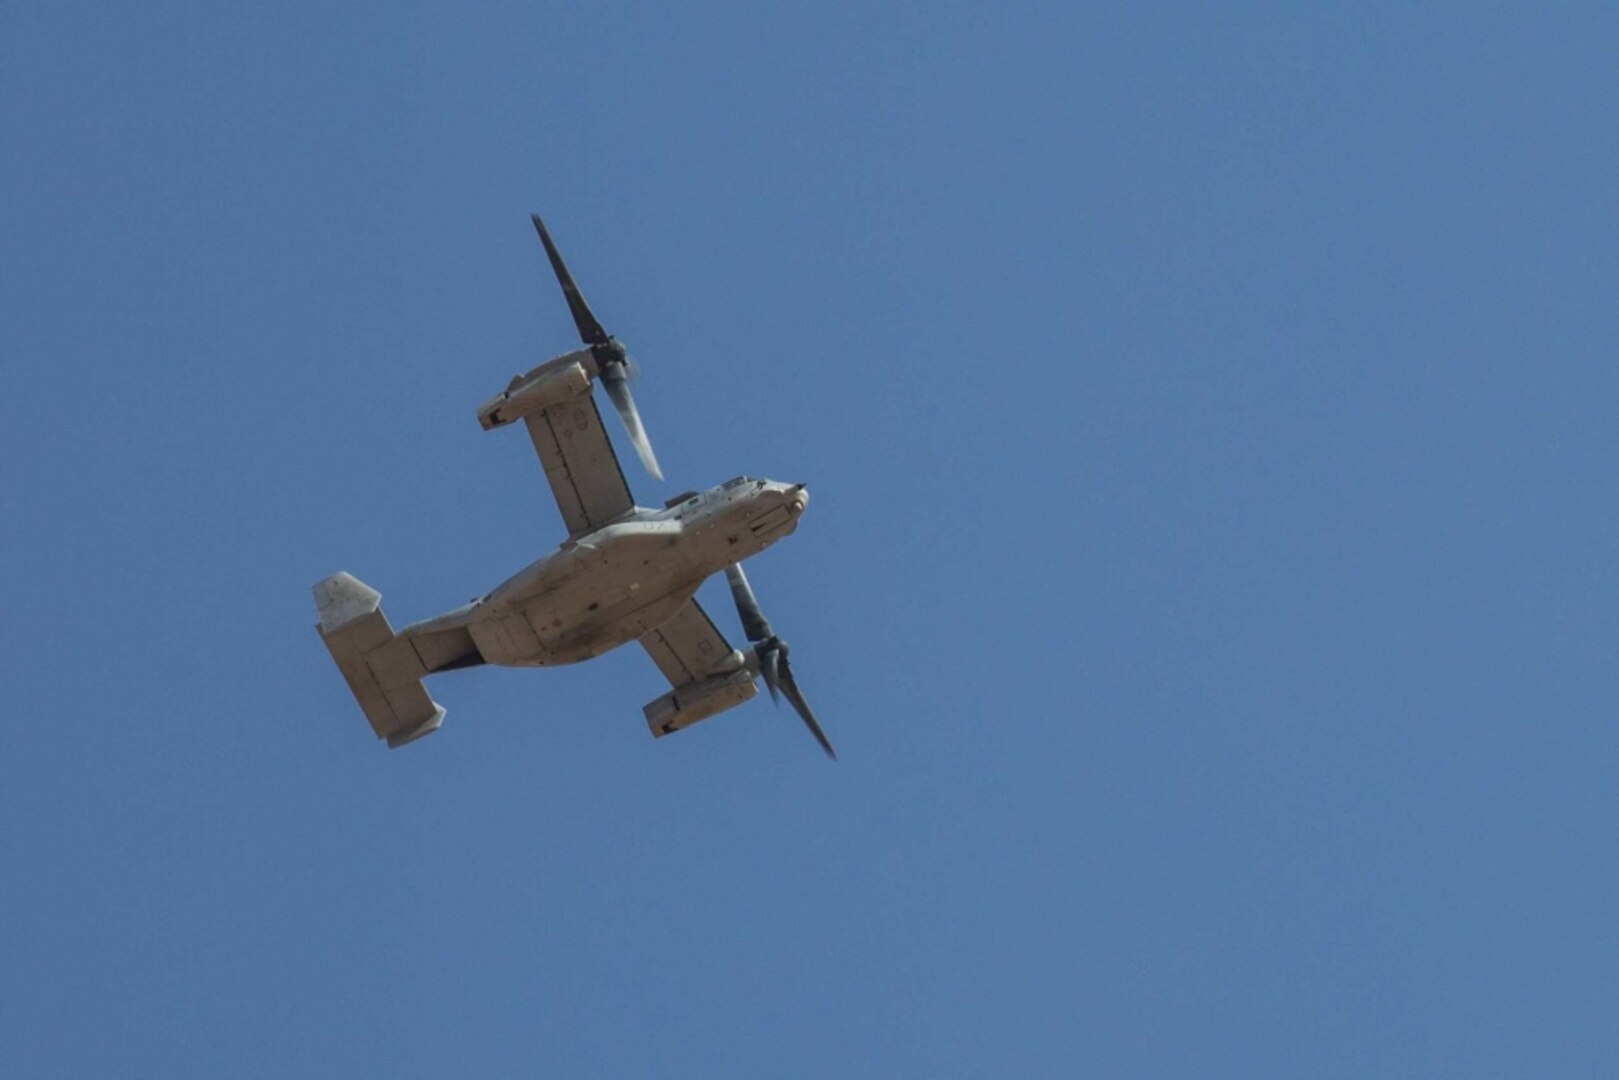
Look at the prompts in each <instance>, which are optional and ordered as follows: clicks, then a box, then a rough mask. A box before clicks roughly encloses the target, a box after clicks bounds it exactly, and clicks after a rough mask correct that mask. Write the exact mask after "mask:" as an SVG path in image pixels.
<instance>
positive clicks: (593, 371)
mask: <svg viewBox="0 0 1619 1080" xmlns="http://www.w3.org/2000/svg"><path fill="white" fill-rule="evenodd" d="M534 228H535V230H536V231H537V232H538V233H539V234H540V242H541V243H543V244H544V245H545V254H546V256H547V257H548V258H549V259H550V261H551V269H552V270H553V271H555V272H556V276H557V281H558V282H559V283H560V284H561V286H562V292H563V295H564V296H565V297H566V298H567V301H568V308H569V310H570V311H571V312H572V313H573V321H574V323H575V324H576V325H577V326H578V327H579V336H580V337H581V338H582V339H583V341H584V344H585V348H583V349H580V350H578V351H577V352H570V353H566V354H564V355H562V356H558V357H556V358H555V359H553V360H550V361H547V362H546V363H544V364H541V365H540V366H539V367H537V368H535V369H534V370H532V371H530V372H528V373H527V374H526V375H519V376H517V377H516V378H514V379H513V380H512V381H511V385H509V386H507V387H506V390H505V392H503V393H502V394H500V395H499V396H498V397H496V398H494V399H493V400H491V401H489V402H487V403H486V404H485V405H484V406H483V407H482V408H480V409H479V410H478V423H479V424H480V425H481V426H482V427H483V429H484V430H485V431H488V430H491V429H493V428H497V427H504V426H505V425H507V424H510V423H512V422H513V421H515V420H521V421H523V424H524V425H525V426H526V427H527V428H528V434H529V438H530V439H532V440H533V442H534V449H535V451H536V452H537V453H538V454H539V457H540V465H541V466H542V467H543V468H544V469H545V478H546V480H547V481H549V482H550V484H551V493H552V494H553V495H555V496H556V500H557V505H558V506H559V507H561V509H562V518H563V521H564V522H565V523H566V524H567V526H568V538H567V539H566V540H564V541H563V542H562V546H561V547H560V548H559V549H558V550H556V551H555V552H552V553H551V554H549V555H547V556H545V557H544V558H542V559H540V560H539V561H538V562H535V563H533V564H532V565H530V566H529V567H528V568H527V569H525V570H522V571H521V572H519V573H518V574H517V575H516V576H514V577H512V578H511V579H509V580H508V581H507V582H506V583H505V584H503V585H501V586H499V587H498V588H496V589H495V590H494V591H493V592H491V593H489V594H488V595H486V596H484V597H482V598H480V599H477V600H474V601H472V602H471V603H470V604H467V605H465V606H464V607H459V608H456V609H455V610H454V611H449V612H445V613H444V614H443V615H440V616H438V617H436V618H432V619H428V620H426V621H425V622H419V623H416V624H414V625H412V626H407V627H405V628H404V629H403V630H400V631H398V632H395V631H394V630H393V628H392V627H390V626H389V624H388V620H387V617H386V616H384V615H383V613H382V608H381V601H382V597H381V595H380V594H379V593H378V592H377V591H376V590H375V589H372V588H370V587H369V586H367V585H365V584H363V583H361V582H360V581H358V580H356V579H355V578H353V577H351V576H350V575H348V574H346V573H340V574H335V575H333V576H332V577H329V578H327V579H326V580H324V581H322V582H320V583H319V584H318V585H316V586H315V604H316V606H317V607H318V608H319V610H320V623H319V625H318V627H317V629H319V631H320V636H321V639H322V640H323V641H325V642H326V647H327V649H329V650H330V651H331V654H332V659H333V660H335V661H337V666H338V669H339V670H340V671H341V672H342V673H343V678H344V679H345V680H346V681H347V682H348V684H349V689H350V690H352V691H353V692H354V696H355V698H356V699H357V700H358V701H359V703H360V708H361V709H362V710H364V712H365V716H366V719H367V720H369V721H370V722H371V728H372V730H374V731H375V732H376V733H377V737H378V738H382V739H387V740H388V745H389V746H390V747H398V746H403V745H405V744H406V743H409V742H413V741H415V740H416V739H419V738H421V737H422V736H423V735H429V734H431V733H432V732H434V731H437V730H438V728H439V725H440V724H441V723H443V721H444V709H443V707H441V706H440V705H439V704H438V703H437V702H435V701H434V700H433V699H432V698H431V697H429V696H428V693H427V691H426V689H424V688H423V686H422V678H423V677H424V676H427V675H431V674H434V673H435V672H440V671H450V670H453V669H456V668H465V667H473V666H476V665H478V664H504V665H509V666H513V667H547V666H550V665H553V664H573V663H577V662H579V661H581V660H589V659H590V658H591V657H594V656H600V655H601V654H602V653H604V652H607V651H608V650H610V649H616V648H618V647H619V646H620V645H623V644H625V643H626V642H630V641H639V642H640V643H641V647H642V648H644V649H646V651H647V653H648V654H650V655H651V657H652V662H653V663H655V664H657V665H658V670H660V671H662V672H663V674H664V677H665V678H667V679H668V680H669V683H670V685H671V686H672V687H673V689H672V690H671V691H670V692H669V693H667V694H664V695H663V696H662V697H660V698H658V699H657V700H655V701H653V702H651V703H650V704H648V705H647V706H646V707H645V709H644V710H643V711H644V712H645V714H646V721H647V726H648V727H650V728H651V729H652V734H653V735H654V736H662V735H667V734H669V733H670V732H672V731H679V730H680V729H682V728H686V727H690V726H691V725H692V724H695V723H697V722H698V721H699V720H706V719H707V718H709V717H710V716H713V715H714V714H716V713H718V712H721V711H723V710H725V709H729V708H732V707H734V706H736V705H740V704H742V703H743V702H745V701H747V700H749V699H750V698H752V697H754V696H755V695H756V694H757V693H758V692H759V690H758V687H757V686H756V685H755V682H754V680H755V679H757V678H761V677H762V678H763V679H764V681H765V685H766V686H767V687H768V688H769V690H770V695H771V697H772V698H774V699H777V700H778V701H779V696H778V695H784V696H786V698H787V700H788V702H789V703H791V705H792V706H793V708H794V709H795V710H796V711H797V712H798V715H799V716H800V717H801V718H802V719H803V721H804V724H805V726H807V727H808V728H809V730H810V733H811V734H812V735H814V736H815V738H816V740H817V741H818V742H819V743H820V744H821V747H822V749H824V750H825V751H826V753H827V755H828V756H830V757H834V758H835V757H836V754H835V753H834V752H833V750H832V744H831V742H830V741H828V739H827V737H826V733H825V732H823V731H822V730H821V725H820V724H819V723H817V722H816V720H815V714H814V713H813V712H811V711H810V707H809V704H808V703H807V702H805V700H804V695H803V694H802V693H800V692H799V689H798V683H797V682H796V681H795V680H794V678H793V669H792V666H791V665H790V664H789V663H788V659H787V655H788V649H787V643H786V642H785V641H783V640H782V639H781V638H779V637H777V636H776V632H775V630H774V629H772V628H771V625H770V623H769V621H767V620H766V619H765V617H764V613H763V612H761V611H760V610H759V602H758V600H757V599H756V598H755V597H754V594H753V589H752V587H751V586H750V585H749V584H748V579H747V576H746V575H745V574H743V572H742V567H741V565H740V564H741V562H742V560H744V559H747V558H749V557H750V556H753V555H757V554H758V553H759V552H761V551H763V550H764V549H765V548H767V547H769V546H770V545H771V544H774V543H775V542H776V541H778V540H780V539H781V538H782V537H784V536H786V535H788V534H789V533H791V532H792V531H793V530H794V529H795V528H797V527H798V519H799V517H800V516H801V515H802V514H803V513H804V508H805V507H806V506H807V505H808V504H809V493H808V492H807V491H806V490H805V488H804V485H803V484H781V483H777V482H775V481H772V480H755V479H753V478H751V477H747V476H739V477H737V478H736V479H734V480H729V481H726V482H725V483H723V484H721V485H719V486H718V487H715V488H710V489H709V490H707V491H702V492H689V493H687V494H685V495H681V496H678V497H676V498H674V499H671V500H670V501H669V503H668V504H667V505H666V506H664V508H663V509H661V510H649V509H646V508H645V507H640V506H637V505H635V500H634V499H633V498H631V497H630V489H629V485H628V484H627V483H625V481H624V473H623V470H622V469H620V468H619V464H618V458H617V456H616V455H615V454H614V453H613V447H612V444H611V443H609V442H608V441H607V432H606V431H605V430H604V429H603V428H602V422H601V413H600V412H599V411H598V410H597V408H596V399H595V396H594V394H593V392H592V384H593V383H597V382H599V383H601V384H602V386H603V387H604V388H605V389H606V391H607V396H608V398H609V399H611V401H612V403H613V405H614V407H615V408H616V409H617V410H618V414H619V416H620V417H622V418H623V421H624V426H625V428H626V429H627V430H628V432H629V437H630V442H631V443H632V444H633V445H634V447H635V451H636V453H637V454H638V455H639V457H640V459H641V463H642V464H643V465H644V466H645V467H646V469H647V471H648V472H649V473H651V474H652V475H653V476H655V477H657V478H658V479H660V480H661V479H662V478H663V475H662V473H661V472H660V471H659V469H658V462H657V458H655V457H654V456H653V454H652V445H651V443H650V442H648V440H647V436H646V430H645V429H644V428H643V427H642V426H641V417H640V415H639V414H638V413H637V412H636V408H635V400H634V398H633V397H631V396H630V386H629V379H630V377H631V375H632V374H633V367H632V364H631V361H630V358H629V356H628V354H627V353H626V352H625V351H624V346H623V345H622V344H620V343H619V342H618V341H617V340H616V339H615V338H613V337H611V336H610V335H609V334H608V333H607V331H605V330H603V329H602V325H601V323H599V322H598V321H597V320H596V316H595V315H594V314H592V313H591V310H590V306H589V305H588V304H586V303H585V298H584V296H583V295H582V294H581V293H580V292H579V287H578V286H577V285H575V284H574V281H573V276H572V275H571V274H569V273H568V268H567V266H566V265H565V264H564V263H563V261H562V256H561V254H559V253H558V251H557V248H556V245H555V244H554V243H552V241H551V234H550V233H549V232H547V231H546V228H545V223H544V222H543V221H541V220H540V217H539V215H538V214H536V215H534ZM720 571H724V572H725V576H726V577H727V578H728V579H729V581H730V586H731V596H732V598H733V599H734V600H735V602H736V608H737V613H738V614H739V615H740V616H741V619H742V632H743V633H744V634H745V635H746V636H747V639H748V641H749V643H750V646H751V647H750V648H748V649H747V650H746V651H740V650H737V649H734V648H732V647H731V645H730V643H729V642H727V641H726V640H725V636H724V635H723V634H721V633H720V631H719V629H718V627H716V626H715V625H714V622H713V620H712V619H710V618H709V617H708V614H707V613H706V612H704V611H703V609H702V608H701V607H700V606H699V605H698V603H697V600H696V597H695V594H696V592H697V587H698V586H699V585H701V584H702V583H703V582H704V581H705V580H707V579H708V577H709V576H710V575H712V574H716V573H719V572H720Z"/></svg>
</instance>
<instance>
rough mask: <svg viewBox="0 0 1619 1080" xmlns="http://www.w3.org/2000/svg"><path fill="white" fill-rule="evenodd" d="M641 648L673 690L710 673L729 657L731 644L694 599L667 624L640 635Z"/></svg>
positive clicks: (688, 601) (684, 605)
mask: <svg viewBox="0 0 1619 1080" xmlns="http://www.w3.org/2000/svg"><path fill="white" fill-rule="evenodd" d="M641 646H642V647H643V648H645V649H646V651H647V655H648V656H650V657H652V662H653V663H654V664H657V665H658V670H659V671H661V672H663V677H664V678H666V679H668V680H669V685H670V686H673V687H674V688H675V689H676V690H678V689H680V688H681V687H682V686H689V685H690V684H691V683H694V682H696V681H697V680H699V679H701V678H702V677H703V676H705V675H707V674H709V673H710V672H712V671H713V670H714V669H715V667H717V666H718V665H719V664H720V663H721V662H722V661H724V660H726V659H728V658H729V657H730V655H731V646H730V643H729V642H727V641H726V640H725V635H724V634H721V633H720V631H719V627H717V626H715V625H714V620H713V619H710V618H709V617H708V612H706V611H704V610H703V608H702V605H701V604H699V603H698V602H697V598H696V597H695V596H694V597H692V598H691V599H690V600H687V601H686V602H685V604H683V605H682V606H681V608H680V610H679V611H677V612H675V614H674V617H673V618H671V619H670V620H669V621H668V622H666V623H664V624H663V625H662V626H660V627H658V628H657V629H656V630H649V631H648V632H647V633H645V634H642V635H641Z"/></svg>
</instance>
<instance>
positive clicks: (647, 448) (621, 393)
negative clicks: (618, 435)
mask: <svg viewBox="0 0 1619 1080" xmlns="http://www.w3.org/2000/svg"><path fill="white" fill-rule="evenodd" d="M601 381H602V385H603V386H605V387H607V396H608V397H610V398H612V399H613V407H614V408H616V409H617V410H618V416H619V419H621V420H623V421H624V429H625V430H626V431H628V432H629V433H630V442H631V444H633V445H634V447H635V452H636V454H638V455H639V456H640V458H641V464H642V465H644V466H646V471H647V472H649V473H651V474H652V475H653V476H654V477H656V478H657V479H659V480H662V479H663V470H662V469H660V468H658V458H657V455H655V454H653V453H652V442H651V440H649V439H648V438H647V437H646V428H644V427H642V426H641V414H640V413H639V412H638V411H637V410H636V408H635V398H634V397H632V396H630V384H629V380H627V379H626V378H625V377H624V371H623V365H622V364H609V365H608V366H606V367H604V368H602V371H601Z"/></svg>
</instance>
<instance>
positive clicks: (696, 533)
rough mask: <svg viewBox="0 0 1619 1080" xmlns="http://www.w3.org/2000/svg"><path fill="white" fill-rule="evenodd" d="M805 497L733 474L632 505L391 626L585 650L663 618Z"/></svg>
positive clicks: (509, 646)
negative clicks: (504, 576) (657, 501)
mask: <svg viewBox="0 0 1619 1080" xmlns="http://www.w3.org/2000/svg"><path fill="white" fill-rule="evenodd" d="M808 503H809V493H808V492H807V491H806V490H805V489H804V487H803V485H799V484H782V483H777V482H774V481H769V480H755V479H752V478H749V477H738V478H737V479H735V480H731V481H728V482H727V483H725V484H722V485H720V486H719V487H715V488H710V489H709V490H707V491H704V492H700V493H697V494H694V495H691V496H688V497H687V498H686V499H685V500H683V501H681V502H679V503H676V504H675V505H673V506H670V507H667V508H665V509H662V510H649V509H644V508H640V507H638V508H636V509H635V510H633V511H631V512H630V513H629V514H627V515H625V516H624V517H623V518H620V519H619V520H617V521H614V522H611V523H609V524H607V525H604V526H602V527H601V528H599V529H596V530H594V531H592V532H589V533H586V534H584V535H582V536H577V537H573V538H570V539H569V540H568V541H567V542H565V543H564V544H563V545H562V547H561V548H560V549H559V550H557V551H555V552H553V553H552V554H550V555H547V556H546V557H544V558H542V559H540V560H538V561H536V562H534V563H532V564H530V565H529V566H528V567H527V568H525V569H524V570H522V571H521V572H520V573H518V574H516V575H514V576H513V577H511V578H510V579H508V580H507V581H506V582H504V583H503V584H501V585H500V586H499V587H498V588H496V589H495V590H494V591H493V592H491V593H489V594H488V595H487V596H485V597H483V598H482V599H479V600H475V601H473V602H472V603H471V604H469V605H467V606H466V607H463V608H459V609H457V610H455V611H451V612H447V613H446V614H444V615H440V616H439V617H437V618H435V619H429V620H427V621H426V622H423V623H417V624H415V625H414V626H410V627H406V628H405V629H404V630H401V631H400V632H399V636H400V637H411V636H414V635H417V634H432V633H436V632H439V631H443V630H450V629H453V628H455V627H465V628H466V630H467V632H468V633H470V634H471V636H472V641H473V643H474V644H476V646H477V648H478V652H479V653H480V654H482V657H483V659H484V660H485V661H486V662H488V663H491V664H502V665H507V666H512V667H549V666H554V665H559V664H574V663H578V662H579V661H581V660H589V659H590V658H592V657H595V656H600V655H601V654H602V653H604V652H607V651H609V650H611V649H615V648H617V647H618V646H620V645H623V644H625V643H626V642H630V641H635V640H636V639H638V638H640V637H641V636H642V635H643V634H646V633H647V632H648V631H650V630H652V629H654V628H655V627H657V626H659V625H660V624H662V623H664V622H665V621H667V620H668V619H669V618H670V617H671V616H672V615H673V614H674V613H675V611H676V610H677V609H679V607H680V605H682V604H684V603H685V602H686V601H687V600H688V599H690V598H691V596H692V594H693V593H695V592H696V591H697V587H698V586H699V585H701V584H702V583H703V581H705V580H706V579H707V578H708V577H709V576H710V575H711V574H715V573H718V572H720V571H722V570H724V569H725V567H726V566H728V565H729V564H731V563H737V562H741V561H742V560H743V559H747V558H750V557H752V556H754V555H757V554H758V553H759V552H761V551H763V550H764V549H765V548H767V547H769V546H770V545H771V544H774V543H775V542H776V541H777V540H780V539H781V538H782V537H784V536H787V535H788V534H790V533H791V532H792V531H793V530H794V529H795V528H797V526H798V519H799V516H800V515H802V514H803V512H804V508H805V507H806V506H807V505H808Z"/></svg>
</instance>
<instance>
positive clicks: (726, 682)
mask: <svg viewBox="0 0 1619 1080" xmlns="http://www.w3.org/2000/svg"><path fill="white" fill-rule="evenodd" d="M758 693H759V688H758V686H756V685H754V682H753V672H752V671H750V670H748V669H747V668H741V669H739V670H737V671H731V672H726V673H723V674H720V675H710V676H709V677H708V678H706V679H699V680H698V681H697V682H694V683H692V684H691V685H689V686H682V687H681V688H680V689H678V690H671V691H670V692H669V693H667V694H665V695H663V696H662V697H661V698H659V699H658V700H656V701H653V702H649V703H648V704H647V706H646V707H645V708H644V709H642V710H641V711H642V712H644V713H645V714H646V726H647V727H649V728H651V729H652V735H653V737H654V738H658V737H662V736H664V735H667V734H669V733H670V732H671V731H679V730H681V729H682V728H688V727H691V726H692V725H693V724H695V723H697V721H699V720H707V719H708V718H709V717H710V716H713V715H714V714H715V713H721V712H724V711H725V710H726V709H731V708H735V707H736V706H738V705H741V704H742V703H743V702H745V701H750V700H752V699H753V698H754V697H755V696H756V695H757V694H758Z"/></svg>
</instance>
